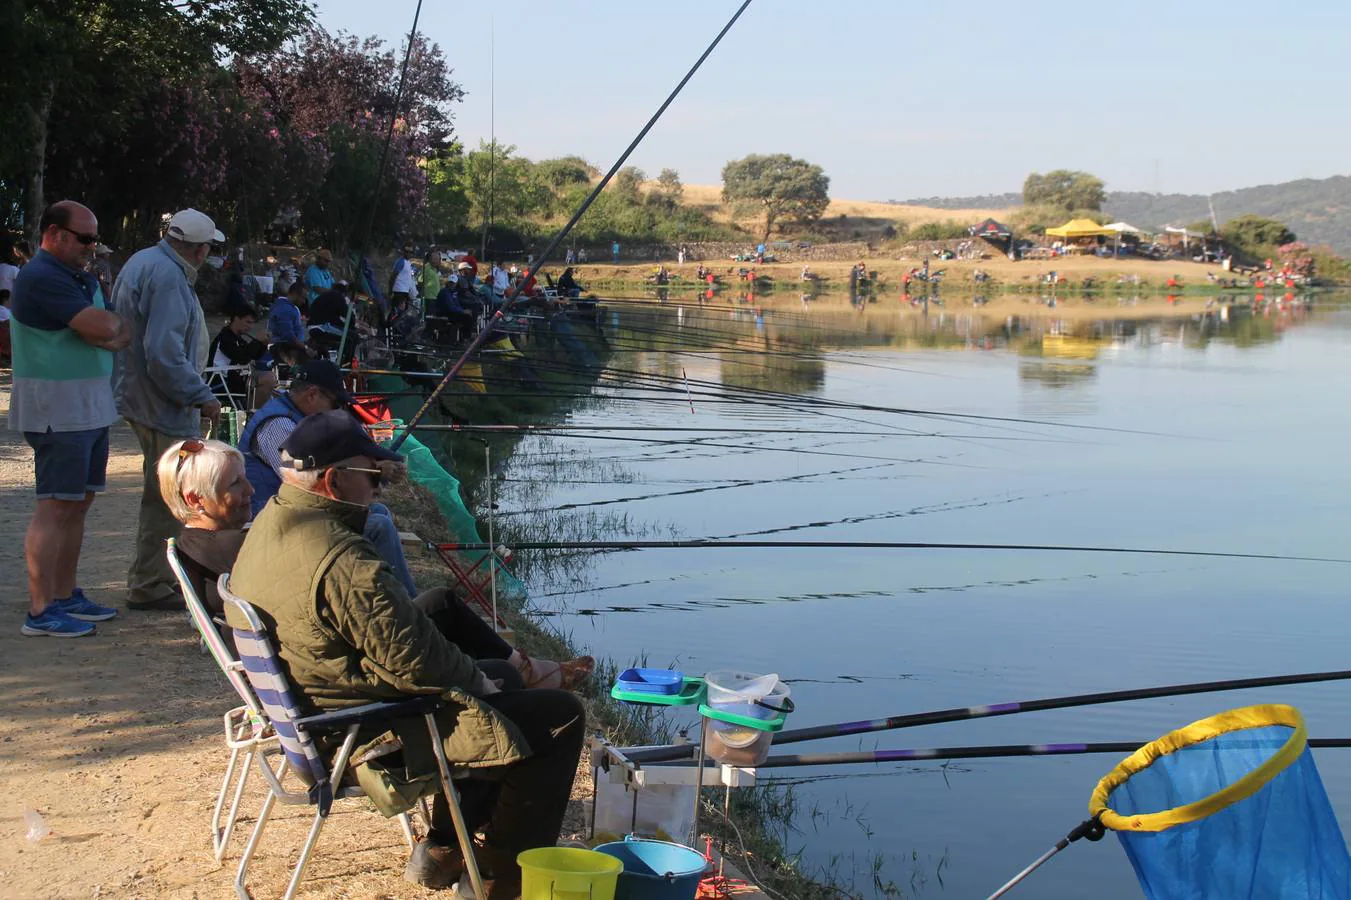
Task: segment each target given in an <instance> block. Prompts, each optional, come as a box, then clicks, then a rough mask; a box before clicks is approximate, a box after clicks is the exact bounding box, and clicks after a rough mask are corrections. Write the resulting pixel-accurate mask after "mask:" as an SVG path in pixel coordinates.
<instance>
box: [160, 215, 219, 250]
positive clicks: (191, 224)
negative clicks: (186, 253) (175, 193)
mask: <svg viewBox="0 0 1351 900" xmlns="http://www.w3.org/2000/svg"><path fill="white" fill-rule="evenodd" d="M169 237H171V238H177V239H178V240H180V241H187V242H188V243H189V244H211V243H216V244H221V243H224V242H225V235H223V234H221V233H220V232H219V231H218V230H217V229H216V223H215V222H213V221H211V217H210V216H208V215H207V214H206V213H204V212H198V211H197V210H195V209H185V210H182V211H180V212H176V213H174V216H173V218H172V219H170V220H169Z"/></svg>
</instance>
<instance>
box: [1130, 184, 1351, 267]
mask: <svg viewBox="0 0 1351 900" xmlns="http://www.w3.org/2000/svg"><path fill="white" fill-rule="evenodd" d="M1210 199H1211V201H1212V202H1213V203H1214V204H1215V217H1216V218H1217V219H1219V220H1220V223H1221V224H1223V223H1224V222H1226V221H1227V220H1229V219H1232V218H1234V217H1235V216H1241V215H1243V214H1244V213H1256V214H1257V215H1259V216H1270V217H1271V218H1273V219H1279V220H1280V221H1282V222H1284V223H1285V224H1287V225H1289V226H1290V228H1291V230H1293V231H1294V232H1295V234H1296V235H1298V236H1299V239H1300V240H1302V241H1305V242H1307V243H1310V244H1327V245H1328V246H1330V247H1332V249H1334V250H1336V251H1337V252H1338V253H1351V177H1347V176H1345V175H1336V176H1333V177H1332V178H1319V179H1313V178H1303V179H1300V180H1299V181H1287V182H1285V183H1284V184H1264V185H1261V186H1259V187H1250V188H1243V189H1242V190H1238V191H1225V192H1224V193H1222V194H1212V195H1211V198H1210ZM1107 210H1108V211H1109V212H1110V213H1111V215H1112V217H1113V218H1115V219H1122V220H1124V221H1127V222H1130V223H1131V224H1132V225H1139V226H1141V227H1154V228H1157V227H1160V226H1162V225H1182V224H1185V223H1187V222H1197V221H1200V220H1202V219H1208V218H1209V217H1210V211H1209V209H1208V207H1207V206H1206V198H1205V197H1204V196H1200V195H1195V196H1188V195H1184V194H1145V193H1139V192H1132V193H1120V192H1119V193H1111V194H1108V195H1107Z"/></svg>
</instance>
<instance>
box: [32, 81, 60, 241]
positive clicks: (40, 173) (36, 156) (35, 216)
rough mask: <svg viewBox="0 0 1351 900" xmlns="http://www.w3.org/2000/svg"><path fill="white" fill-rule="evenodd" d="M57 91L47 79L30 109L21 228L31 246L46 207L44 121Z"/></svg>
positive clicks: (36, 236) (50, 109)
mask: <svg viewBox="0 0 1351 900" xmlns="http://www.w3.org/2000/svg"><path fill="white" fill-rule="evenodd" d="M55 93H56V84H55V82H53V81H51V80H48V81H47V82H46V83H45V84H44V85H43V86H42V87H41V88H39V89H38V92H37V96H36V97H35V98H34V99H35V100H36V103H35V105H34V106H33V107H32V111H33V146H32V148H31V149H32V152H31V154H30V155H29V158H28V167H29V168H28V206H27V210H26V212H25V214H24V230H25V231H26V232H27V234H28V237H29V239H30V240H31V241H32V242H33V246H34V247H37V245H38V244H39V243H40V242H41V241H42V235H41V234H39V233H38V223H39V222H40V221H41V220H42V211H43V210H44V209H46V208H47V202H46V186H45V181H46V179H45V176H46V173H47V123H48V121H49V120H50V118H51V112H52V96H53V95H54V94H55Z"/></svg>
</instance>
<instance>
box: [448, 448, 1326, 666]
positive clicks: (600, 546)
mask: <svg viewBox="0 0 1351 900" xmlns="http://www.w3.org/2000/svg"><path fill="white" fill-rule="evenodd" d="M700 446H702V447H717V446H719V445H718V444H708V443H701V444H700ZM734 449H743V448H739V447H738V448H734ZM753 449H766V448H759V447H756V448H753ZM828 455H839V454H828ZM857 458H858V459H872V458H873V457H868V456H859V457H857ZM882 459H883V460H884V461H885V462H915V461H916V460H891V459H886V458H885V457H882ZM441 546H443V547H446V548H447V549H451V550H488V549H491V548H490V547H489V546H488V545H487V544H475V543H465V544H443V545H441ZM511 547H512V549H513V550H606V551H609V550H696V549H698V550H712V549H720V550H724V549H732V548H741V549H743V550H745V549H755V550H764V549H778V548H794V547H795V548H799V549H813V550H827V549H828V550H840V549H853V550H1037V551H1042V552H1047V553H1131V554H1139V555H1144V556H1193V557H1205V558H1210V559H1259V560H1280V561H1283V562H1316V563H1337V564H1340V565H1351V559H1340V558H1337V557H1328V556H1285V555H1282V554H1279V553H1237V552H1226V551H1222V550H1164V549H1160V548H1148V547H1088V546H1075V545H1072V544H974V543H972V544H966V543H943V542H935V541H711V540H703V539H700V538H693V539H689V540H677V541H518V542H515V543H513V544H512V545H511ZM1347 677H1351V673H1348V675H1347Z"/></svg>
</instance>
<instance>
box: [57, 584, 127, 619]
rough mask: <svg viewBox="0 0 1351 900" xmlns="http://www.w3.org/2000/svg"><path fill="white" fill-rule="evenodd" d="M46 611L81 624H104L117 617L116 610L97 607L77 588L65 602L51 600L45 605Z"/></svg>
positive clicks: (108, 607)
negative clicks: (57, 613)
mask: <svg viewBox="0 0 1351 900" xmlns="http://www.w3.org/2000/svg"><path fill="white" fill-rule="evenodd" d="M47 609H48V610H56V611H57V612H59V613H63V614H65V615H67V616H70V617H71V618H72V619H79V620H80V621H81V622H106V621H108V620H109V619H111V618H113V617H115V616H116V615H117V610H115V609H113V608H112V607H111V606H99V605H98V604H97V603H95V602H94V601H93V600H90V599H89V598H88V597H86V596H85V595H84V591H82V590H80V589H79V588H76V589H75V590H74V591H72V592H71V594H70V596H69V597H67V598H66V599H65V600H53V601H52V602H51V603H49V604H48V605H47Z"/></svg>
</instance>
